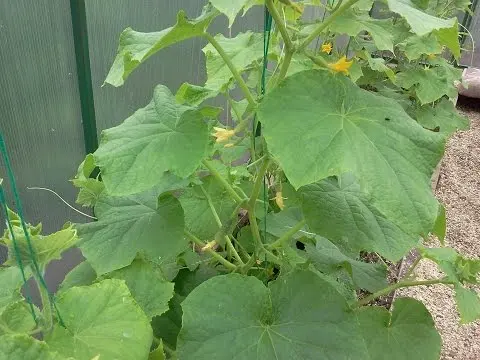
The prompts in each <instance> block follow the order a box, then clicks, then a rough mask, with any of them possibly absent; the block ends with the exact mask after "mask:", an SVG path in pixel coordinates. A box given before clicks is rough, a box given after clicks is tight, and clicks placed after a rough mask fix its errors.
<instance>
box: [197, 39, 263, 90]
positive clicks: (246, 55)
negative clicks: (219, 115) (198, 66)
mask: <svg viewBox="0 0 480 360" xmlns="http://www.w3.org/2000/svg"><path fill="white" fill-rule="evenodd" d="M215 40H216V41H217V42H218V43H219V44H220V46H221V47H222V48H223V50H224V51H225V53H226V54H227V55H228V57H229V58H230V59H231V60H232V63H233V65H234V66H235V68H236V69H237V70H238V71H239V72H240V73H242V72H244V71H246V70H248V69H250V68H252V67H253V65H254V63H255V62H256V61H258V60H260V59H261V58H262V56H263V34H258V33H253V32H251V31H248V32H245V33H240V34H238V35H237V36H235V37H234V38H226V37H224V36H223V35H217V36H215ZM203 52H204V53H205V57H206V61H207V75H208V78H207V82H206V83H205V87H206V88H208V89H212V90H217V91H218V90H222V89H223V88H224V87H225V86H227V84H228V83H229V82H230V81H231V79H232V78H233V75H232V73H231V71H230V69H229V68H228V66H227V64H225V61H224V60H223V58H222V57H221V56H220V54H219V53H218V52H217V50H216V49H215V48H214V47H213V45H212V44H208V45H207V46H205V47H204V48H203Z"/></svg>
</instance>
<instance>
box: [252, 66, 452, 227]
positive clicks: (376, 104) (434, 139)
mask: <svg viewBox="0 0 480 360" xmlns="http://www.w3.org/2000/svg"><path fill="white" fill-rule="evenodd" d="M258 117H259V121H260V122H261V123H262V130H263V133H264V136H265V140H266V142H267V144H268V147H269V150H270V152H271V154H272V155H273V156H274V158H275V159H276V160H277V161H278V162H279V163H280V165H281V166H282V168H283V169H284V171H285V175H286V176H287V178H288V179H289V180H290V183H291V184H292V185H293V186H294V187H295V188H299V187H301V186H303V185H307V184H311V183H314V182H316V181H319V180H322V179H324V178H327V177H329V176H340V175H341V174H342V173H346V172H351V173H352V174H353V175H354V176H355V177H356V178H357V181H358V182H359V185H360V188H361V191H362V192H363V193H365V196H366V197H367V199H368V201H369V203H370V205H371V206H372V207H374V208H376V209H377V210H378V211H379V212H380V213H381V214H383V216H384V217H386V218H387V219H396V220H395V222H396V224H397V225H398V226H399V227H400V228H401V229H402V230H403V231H404V232H408V233H409V234H427V233H428V232H429V231H430V230H431V228H432V226H433V223H434V221H435V219H436V215H437V207H438V204H437V201H436V199H435V197H434V196H433V194H432V190H431V187H430V176H431V174H432V173H433V170H434V168H435V167H436V165H437V163H438V161H439V160H440V157H441V154H442V152H443V146H444V139H443V137H442V136H440V135H439V134H437V133H434V132H432V131H429V130H425V129H423V128H422V127H421V126H420V125H419V124H418V123H417V122H416V121H415V120H413V119H412V118H410V117H409V116H408V115H407V114H406V113H405V111H404V110H403V108H402V107H401V106H400V105H399V104H398V103H397V102H395V101H393V100H390V99H387V98H385V97H381V96H378V95H376V94H373V93H370V92H367V91H365V90H362V89H360V88H359V87H358V86H356V85H355V84H353V83H352V82H351V81H350V80H349V79H348V78H346V77H343V76H340V75H333V74H330V73H329V72H325V71H315V70H312V71H305V72H301V73H298V74H295V75H293V76H291V77H289V78H286V79H285V80H284V81H283V83H282V84H281V85H280V86H279V87H278V88H277V89H275V90H272V92H270V93H269V94H267V95H266V96H265V98H264V100H263V101H262V103H261V105H260V106H259V110H258ZM297 154H304V155H305V156H300V157H299V156H297ZM332 210H333V209H332Z"/></svg>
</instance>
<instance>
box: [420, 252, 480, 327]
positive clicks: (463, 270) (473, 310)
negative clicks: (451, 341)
mask: <svg viewBox="0 0 480 360" xmlns="http://www.w3.org/2000/svg"><path fill="white" fill-rule="evenodd" d="M420 253H421V255H422V257H424V258H426V259H429V260H432V261H434V262H436V263H437V264H438V266H439V267H440V269H441V270H442V271H443V272H444V273H445V274H446V275H447V279H448V280H449V281H450V282H452V283H453V284H454V288H455V299H456V302H457V308H458V312H459V313H460V319H461V322H462V323H463V324H465V323H469V322H472V321H475V320H477V319H480V297H479V296H478V294H477V293H476V291H475V290H473V289H469V288H468V287H466V286H465V285H467V284H478V274H479V273H480V260H472V259H466V258H464V257H463V256H461V255H460V254H458V253H457V252H456V251H455V250H454V249H452V248H446V247H444V248H424V249H420Z"/></svg>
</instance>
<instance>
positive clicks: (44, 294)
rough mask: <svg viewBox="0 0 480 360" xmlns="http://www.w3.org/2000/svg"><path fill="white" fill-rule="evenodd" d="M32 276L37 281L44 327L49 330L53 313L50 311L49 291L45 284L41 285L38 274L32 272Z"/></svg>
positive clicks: (51, 325)
mask: <svg viewBox="0 0 480 360" xmlns="http://www.w3.org/2000/svg"><path fill="white" fill-rule="evenodd" d="M34 278H35V280H36V282H37V286H38V290H39V292H40V298H41V300H42V314H43V319H44V324H43V325H44V329H45V332H49V331H51V330H52V327H53V313H52V303H51V302H50V293H49V292H48V289H47V288H45V286H42V283H41V282H40V280H39V279H38V274H34Z"/></svg>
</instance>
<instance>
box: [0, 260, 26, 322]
mask: <svg viewBox="0 0 480 360" xmlns="http://www.w3.org/2000/svg"><path fill="white" fill-rule="evenodd" d="M0 284H1V285H0V313H2V311H3V309H4V308H5V307H6V306H7V305H8V304H10V303H13V302H15V301H18V300H20V299H21V298H22V297H21V295H20V288H21V287H22V284H23V280H22V274H21V272H20V269H18V268H16V267H13V266H12V267H7V268H4V267H0Z"/></svg>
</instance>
